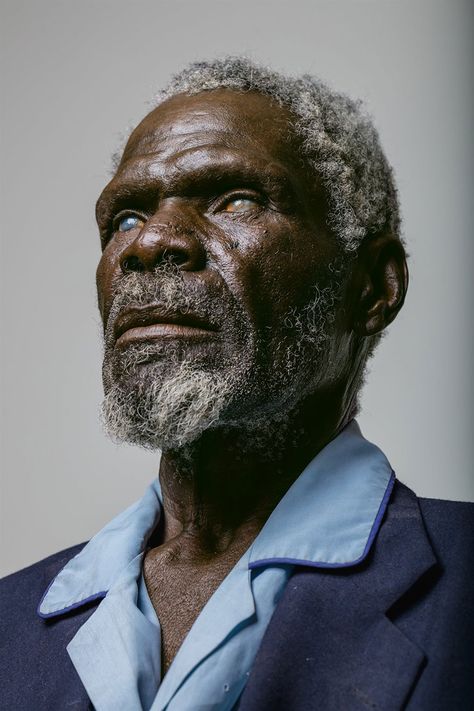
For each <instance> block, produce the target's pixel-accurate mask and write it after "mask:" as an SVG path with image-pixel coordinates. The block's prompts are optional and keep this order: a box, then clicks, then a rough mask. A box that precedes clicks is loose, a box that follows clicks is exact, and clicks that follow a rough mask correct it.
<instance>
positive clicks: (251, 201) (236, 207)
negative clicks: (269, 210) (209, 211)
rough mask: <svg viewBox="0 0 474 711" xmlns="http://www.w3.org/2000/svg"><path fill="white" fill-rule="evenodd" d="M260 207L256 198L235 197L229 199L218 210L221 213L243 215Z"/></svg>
mask: <svg viewBox="0 0 474 711" xmlns="http://www.w3.org/2000/svg"><path fill="white" fill-rule="evenodd" d="M259 207H260V203H259V201H258V200H257V198H256V197H255V198H253V197H249V196H246V197H235V198H231V199H229V200H226V201H225V202H224V204H223V205H222V207H221V208H220V210H221V212H234V213H243V212H252V211H253V210H257V209H258V208H259Z"/></svg>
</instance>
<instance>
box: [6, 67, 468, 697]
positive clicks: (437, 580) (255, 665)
mask: <svg viewBox="0 0 474 711" xmlns="http://www.w3.org/2000/svg"><path fill="white" fill-rule="evenodd" d="M97 220H98V224H99V228H100V235H101V243H102V257H101V259H100V263H99V266H98V270H97V288H98V297H99V308H100V312H101V315H102V319H103V323H104V334H105V335H104V337H105V356H104V365H103V373H104V390H105V400H104V405H103V416H104V421H105V424H106V427H107V429H108V431H109V433H110V434H111V435H112V436H113V437H114V438H115V439H117V440H120V441H125V442H131V443H135V444H138V445H141V446H143V447H147V448H151V449H160V450H161V451H162V457H161V463H160V471H159V483H158V481H155V482H153V483H152V485H151V486H150V488H149V489H148V491H147V492H146V493H145V496H144V497H143V499H142V500H141V501H139V502H138V503H137V504H135V505H133V506H132V507H131V508H129V509H128V510H127V511H125V512H124V513H123V514H121V515H120V516H118V517H117V518H116V519H114V521H112V522H111V523H110V524H109V525H108V526H106V527H105V528H104V529H103V530H102V531H101V532H100V533H98V534H97V535H96V536H95V537H94V538H93V539H92V540H91V541H89V543H88V544H87V545H85V546H84V545H79V546H76V547H74V548H72V549H69V550H66V551H63V552H61V553H58V554H56V555H53V556H51V557H50V558H48V559H46V560H45V561H42V562H40V563H38V564H36V565H34V566H32V567H30V568H28V569H26V570H24V571H20V572H19V573H16V574H14V575H13V576H10V577H9V578H7V579H5V581H4V582H3V587H2V596H3V599H4V601H5V603H4V604H5V607H4V611H3V614H2V618H3V624H4V626H5V631H4V642H5V647H6V654H7V655H8V662H3V668H2V671H3V673H5V671H6V669H7V668H8V672H7V675H6V678H5V679H4V683H3V692H2V693H3V699H4V704H5V706H4V708H6V709H28V710H29V709H31V710H34V711H39V710H43V709H44V710H45V711H46V710H48V711H49V710H51V709H66V708H69V707H73V708H74V709H78V710H79V709H90V708H95V709H97V711H117V710H119V709H122V710H124V711H135V710H139V709H146V710H148V709H153V711H161V710H163V709H170V711H181V710H186V709H190V710H191V709H232V708H237V707H238V708H239V709H241V710H242V711H253V710H257V709H258V710H260V709H268V710H271V711H273V710H274V709H285V710H286V709H290V710H291V709H301V710H303V709H330V710H334V711H336V710H337V711H340V710H342V709H344V710H351V709H354V710H356V709H367V708H371V709H383V710H391V709H394V710H395V709H402V708H408V709H417V710H418V709H421V710H424V709H430V710H432V709H446V710H448V709H463V708H472V706H471V704H472V703H474V702H473V690H472V683H471V680H470V668H471V664H472V661H473V659H472V640H473V630H472V616H466V611H467V609H468V608H467V605H468V603H470V602H471V599H470V595H471V594H472V582H471V580H472V577H473V576H472V572H473V568H472V540H471V538H470V536H469V533H468V522H469V520H470V521H471V524H472V509H471V508H470V505H469V504H454V503H450V502H439V501H434V500H418V499H417V498H416V496H415V495H414V494H413V493H412V492H411V491H410V490H409V489H407V488H406V487H405V486H404V485H403V484H401V483H399V482H398V481H396V480H395V478H394V474H393V472H392V469H391V467H390V464H389V463H388V461H387V459H386V458H385V456H384V455H383V453H382V452H381V451H380V450H379V449H378V448H377V447H376V446H375V445H373V444H371V443H370V442H368V441H367V440H365V439H364V438H363V436H362V435H361V432H360V430H359V427H358V425H357V423H356V422H355V420H354V416H355V415H356V413H357V409H358V393H359V390H360V387H361V385H362V383H363V379H364V369H365V365H366V362H367V359H368V358H369V356H370V355H371V354H372V352H373V350H374V347H375V345H376V344H377V342H378V340H379V338H380V334H381V333H382V331H383V330H384V329H385V328H386V327H387V325H388V324H389V323H390V322H391V321H393V319H394V318H395V317H396V316H397V314H398V312H399V310H400V308H401V307H402V305H403V301H404V298H405V293H406V289H407V279H408V276H407V267H406V261H405V251H404V247H403V243H402V240H401V237H400V225H399V214H398V204H397V195H396V190H395V187H394V182H393V177H392V173H391V170H390V167H389V166H388V164H387V161H386V159H385V157H384V155H383V152H382V150H381V147H380V145H379V142H378V138H377V134H376V132H375V130H374V128H373V126H372V125H371V123H370V120H369V119H368V118H367V117H366V116H365V115H364V114H363V113H362V112H361V110H360V108H359V107H358V105H357V104H355V103H354V102H352V101H351V100H349V99H348V98H347V97H345V96H343V95H341V94H338V93H335V92H333V91H331V90H330V89H329V88H328V87H326V86H325V85H324V84H322V83H321V82H320V81H318V80H315V79H313V78H311V77H307V76H304V77H302V78H300V79H297V80H294V79H288V78H284V77H282V76H280V75H277V74H275V73H273V72H271V71H268V70H265V69H262V68H259V67H256V66H254V65H252V64H251V63H249V62H247V61H244V60H241V59H228V60H223V61H215V62H211V63H206V64H194V65H192V66H190V67H189V68H187V69H186V70H185V71H183V72H182V73H181V74H180V75H178V76H177V77H175V78H174V80H173V81H172V82H171V84H170V85H169V86H168V88H167V89H166V90H165V91H164V92H163V93H162V94H161V95H160V96H159V97H158V100H157V102H156V107H155V108H154V109H153V110H152V111H151V113H150V114H148V116H146V117H145V119H144V120H143V121H142V122H141V123H140V124H139V126H138V127H137V128H136V129H135V130H134V131H133V133H132V134H131V136H130V138H129V140H128V142H127V144H126V146H125V150H124V151H123V154H122V156H121V157H120V160H119V161H118V164H117V166H116V171H115V174H114V177H113V178H112V180H111V182H110V183H109V184H108V185H107V186H106V187H105V189H104V191H103V192H102V194H101V196H100V197H99V200H98V203H97ZM389 406H390V403H387V407H389ZM469 554H471V563H469ZM45 590H46V592H45ZM470 645H471V646H470Z"/></svg>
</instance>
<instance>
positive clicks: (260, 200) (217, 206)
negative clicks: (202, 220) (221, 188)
mask: <svg viewBox="0 0 474 711" xmlns="http://www.w3.org/2000/svg"><path fill="white" fill-rule="evenodd" d="M234 200H251V201H253V202H255V203H256V204H257V205H260V206H261V207H263V206H265V205H266V204H267V202H268V201H267V200H266V199H265V196H264V195H262V193H259V192H257V191H256V190H251V189H249V188H240V189H237V188H236V189H235V190H229V191H228V192H226V193H224V194H223V195H219V197H218V198H217V200H215V201H214V202H213V205H212V208H213V211H214V212H219V211H220V210H222V209H223V208H224V207H225V206H226V205H227V204H228V203H229V202H233V201H234Z"/></svg>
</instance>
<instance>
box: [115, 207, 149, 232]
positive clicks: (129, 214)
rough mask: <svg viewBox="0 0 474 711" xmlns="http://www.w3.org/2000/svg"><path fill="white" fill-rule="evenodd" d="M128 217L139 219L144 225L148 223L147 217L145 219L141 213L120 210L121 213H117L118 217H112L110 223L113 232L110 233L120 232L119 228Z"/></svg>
mask: <svg viewBox="0 0 474 711" xmlns="http://www.w3.org/2000/svg"><path fill="white" fill-rule="evenodd" d="M126 217H137V218H138V219H139V220H141V221H142V222H143V223H145V222H146V221H147V219H148V218H147V217H145V216H144V215H143V214H141V213H140V212H137V211H136V210H120V212H117V214H116V215H114V216H113V217H112V220H111V222H110V225H111V230H110V232H111V233H113V232H118V231H119V230H118V226H119V224H120V222H121V221H122V220H124V219H125V218H126Z"/></svg>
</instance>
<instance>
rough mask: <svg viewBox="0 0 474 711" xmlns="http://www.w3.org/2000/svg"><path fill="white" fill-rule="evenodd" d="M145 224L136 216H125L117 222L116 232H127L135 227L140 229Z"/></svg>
mask: <svg viewBox="0 0 474 711" xmlns="http://www.w3.org/2000/svg"><path fill="white" fill-rule="evenodd" d="M144 224H145V222H144V221H143V220H142V219H141V218H140V217H138V215H125V216H124V217H121V218H119V219H118V220H117V230H118V231H119V232H128V231H129V230H134V229H136V228H137V227H138V228H142V227H143V225H144Z"/></svg>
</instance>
